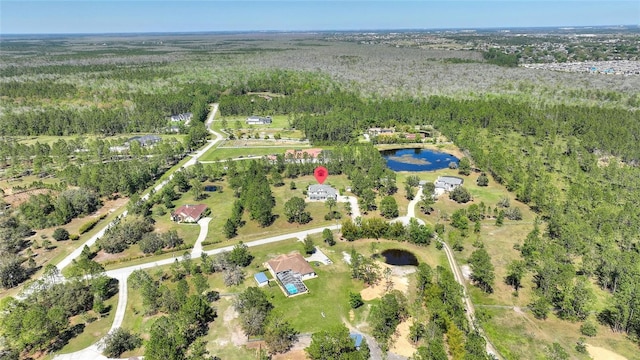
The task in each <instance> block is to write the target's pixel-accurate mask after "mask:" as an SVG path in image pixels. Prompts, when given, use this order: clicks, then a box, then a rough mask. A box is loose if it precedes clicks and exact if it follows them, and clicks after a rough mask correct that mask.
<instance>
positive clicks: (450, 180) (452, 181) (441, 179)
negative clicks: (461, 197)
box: [434, 176, 464, 192]
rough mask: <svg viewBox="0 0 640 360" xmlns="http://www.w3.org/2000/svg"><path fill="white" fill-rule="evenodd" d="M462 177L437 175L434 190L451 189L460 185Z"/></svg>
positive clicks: (443, 190)
mask: <svg viewBox="0 0 640 360" xmlns="http://www.w3.org/2000/svg"><path fill="white" fill-rule="evenodd" d="M463 182H464V180H463V179H461V178H459V177H455V176H438V179H437V180H436V181H435V182H434V184H435V186H436V191H441V192H445V191H453V190H455V188H457V187H458V186H462V183H463Z"/></svg>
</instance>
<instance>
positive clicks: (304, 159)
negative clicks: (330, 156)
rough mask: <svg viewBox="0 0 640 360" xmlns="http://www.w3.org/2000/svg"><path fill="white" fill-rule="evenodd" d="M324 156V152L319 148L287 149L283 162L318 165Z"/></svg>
mask: <svg viewBox="0 0 640 360" xmlns="http://www.w3.org/2000/svg"><path fill="white" fill-rule="evenodd" d="M323 155H325V152H324V150H322V149H319V148H313V149H301V150H300V149H289V150H287V151H285V152H284V160H285V161H287V162H297V163H301V164H302V163H318V162H322V160H323V159H322V157H323Z"/></svg>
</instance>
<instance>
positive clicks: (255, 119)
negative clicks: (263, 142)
mask: <svg viewBox="0 0 640 360" xmlns="http://www.w3.org/2000/svg"><path fill="white" fill-rule="evenodd" d="M271 121H272V120H271V116H267V117H260V116H255V115H253V116H249V117H248V118H247V120H246V121H245V122H246V123H247V125H269V124H271Z"/></svg>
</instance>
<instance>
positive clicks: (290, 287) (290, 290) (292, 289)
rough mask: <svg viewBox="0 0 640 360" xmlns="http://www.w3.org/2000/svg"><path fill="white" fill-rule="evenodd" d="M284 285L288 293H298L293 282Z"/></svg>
mask: <svg viewBox="0 0 640 360" xmlns="http://www.w3.org/2000/svg"><path fill="white" fill-rule="evenodd" d="M284 287H285V288H286V289H287V292H288V293H289V295H295V294H297V293H298V288H296V286H295V285H293V284H286V285H285V286H284Z"/></svg>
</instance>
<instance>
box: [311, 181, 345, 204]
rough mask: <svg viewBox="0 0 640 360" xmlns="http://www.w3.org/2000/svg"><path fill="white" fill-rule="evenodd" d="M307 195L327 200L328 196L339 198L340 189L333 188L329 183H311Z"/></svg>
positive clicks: (334, 198)
mask: <svg viewBox="0 0 640 360" xmlns="http://www.w3.org/2000/svg"><path fill="white" fill-rule="evenodd" d="M307 196H308V197H309V200H321V201H325V200H327V199H328V198H333V200H338V190H336V189H334V188H332V187H331V186H329V185H321V184H315V185H309V188H308V189H307Z"/></svg>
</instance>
